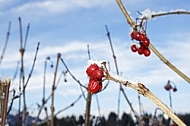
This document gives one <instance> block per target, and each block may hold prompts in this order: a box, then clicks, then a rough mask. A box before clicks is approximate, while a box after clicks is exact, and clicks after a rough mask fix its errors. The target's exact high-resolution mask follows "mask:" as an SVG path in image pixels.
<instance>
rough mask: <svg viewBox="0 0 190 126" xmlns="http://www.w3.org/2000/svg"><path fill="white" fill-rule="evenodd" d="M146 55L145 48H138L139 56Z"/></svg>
mask: <svg viewBox="0 0 190 126" xmlns="http://www.w3.org/2000/svg"><path fill="white" fill-rule="evenodd" d="M143 53H144V47H142V46H140V48H138V54H139V55H142V54H143Z"/></svg>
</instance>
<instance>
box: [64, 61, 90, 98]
mask: <svg viewBox="0 0 190 126" xmlns="http://www.w3.org/2000/svg"><path fill="white" fill-rule="evenodd" d="M61 62H62V63H63V65H64V66H65V68H66V70H67V72H68V73H69V74H70V75H71V77H72V78H73V79H74V80H75V81H76V82H77V83H78V84H79V85H80V89H81V92H82V94H83V97H84V99H85V100H86V98H85V95H84V91H83V90H82V87H83V88H85V89H86V90H87V87H85V86H84V85H83V84H82V83H81V82H80V81H79V80H77V78H76V77H75V76H74V75H73V74H72V73H71V71H70V70H69V68H68V67H67V65H66V63H65V62H64V60H63V58H61Z"/></svg>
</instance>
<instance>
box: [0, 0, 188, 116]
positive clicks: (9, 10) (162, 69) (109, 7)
mask: <svg viewBox="0 0 190 126" xmlns="http://www.w3.org/2000/svg"><path fill="white" fill-rule="evenodd" d="M123 3H124V5H125V6H126V8H127V10H128V11H129V12H130V15H131V16H132V17H133V19H135V18H137V17H139V14H138V13H137V11H140V12H142V11H144V10H145V9H150V10H152V11H155V12H159V11H166V12H167V11H171V10H176V9H184V10H187V11H190V10H189V1H187V0H186V1H183V2H181V1H179V0H178V1H172V0H168V1H163V0H162V1H154V2H153V1H151V0H148V1H145V0H141V1H138V0H135V1H126V0H123ZM18 17H21V19H22V26H23V36H24V35H25V32H26V28H27V25H28V23H30V30H29V36H28V41H27V45H26V51H25V55H24V65H25V76H26V77H27V76H28V74H29V72H30V69H31V66H32V63H33V58H34V53H35V50H36V47H37V43H38V42H40V48H39V52H38V56H37V61H36V65H35V68H34V72H33V74H32V77H31V79H30V81H29V84H28V86H27V89H26V90H27V94H26V96H27V106H28V109H29V111H30V114H31V115H35V114H36V111H37V106H36V105H35V104H34V103H36V102H38V103H40V104H41V99H42V87H43V75H44V74H43V72H44V61H45V59H46V57H47V56H50V57H51V60H52V61H53V63H54V65H55V62H56V55H57V53H58V52H60V53H61V54H62V58H63V59H64V61H65V63H66V64H67V66H68V67H69V69H70V71H71V72H72V73H73V75H74V76H75V77H76V78H77V79H78V80H80V82H81V83H82V84H84V85H87V83H88V78H87V76H86V74H85V68H86V65H87V61H88V54H87V45H88V44H89V46H90V53H91V58H92V59H93V60H106V61H109V62H110V66H111V71H113V72H115V67H114V60H113V57H112V53H111V48H110V45H109V41H108V38H107V36H106V30H105V25H107V26H108V28H109V31H110V33H111V38H112V42H113V43H112V44H113V47H114V50H115V54H116V56H117V61H118V66H119V71H120V73H122V75H121V76H122V77H124V78H126V79H131V80H135V81H140V82H143V83H144V84H145V85H146V86H147V87H148V88H149V89H150V90H151V91H152V92H153V93H154V94H155V95H156V96H157V97H158V98H159V99H161V100H162V101H163V102H164V103H165V104H167V105H169V95H168V92H167V91H165V90H164V88H163V87H164V86H165V84H166V83H167V81H168V80H171V81H173V82H174V83H175V84H176V86H177V89H178V91H177V92H175V93H173V92H172V98H173V110H174V111H175V112H177V113H188V112H190V110H189V104H190V102H189V100H188V98H189V97H190V94H189V90H190V85H189V84H188V83H187V82H186V81H185V80H183V79H182V78H181V77H180V76H178V75H177V74H176V73H175V72H173V71H172V70H171V69H170V68H169V67H167V66H166V65H165V64H164V63H163V62H162V61H161V60H160V59H159V58H158V57H157V56H156V55H155V54H153V53H152V54H151V56H150V57H143V56H139V55H137V54H136V53H132V52H131V51H130V45H131V43H132V41H131V39H130V36H129V32H130V29H131V28H130V26H129V25H128V24H127V21H126V19H125V17H124V15H123V14H122V12H121V11H120V9H119V7H118V6H117V3H116V1H115V0H105V1H104V2H102V1H101V0H96V1H95V2H92V1H88V0H80V1H77V0H70V1H66V0H59V1H45V0H41V1H39V0H33V1H31V0H27V1H22V2H21V1H19V0H15V1H11V0H7V1H3V0H2V1H0V38H1V43H0V50H1V51H2V49H3V46H4V41H5V38H6V32H7V29H8V23H9V22H11V32H10V38H9V42H8V45H7V49H6V52H5V55H4V58H3V61H2V63H1V65H0V76H1V77H2V78H6V77H12V76H13V75H14V73H15V69H16V66H17V62H18V61H19V60H20V53H19V48H20V38H19V37H20V36H19V23H18ZM189 20H190V16H189V15H169V16H164V17H158V18H154V19H151V20H149V21H148V27H147V34H148V36H149V38H150V41H151V43H152V44H153V45H154V46H155V48H156V49H157V50H158V51H159V52H160V53H161V54H163V55H164V56H165V57H166V58H167V59H168V60H169V61H170V62H171V63H172V64H174V65H175V66H176V67H177V68H178V69H180V70H181V71H182V72H183V73H184V74H186V75H187V76H188V77H189V75H190V67H189V56H190V53H189V48H190V43H189V42H190V38H189V37H188V36H190V32H189V29H190V27H189V25H188V22H189ZM63 70H65V68H64V66H63V64H62V63H61V62H60V65H59V71H58V76H59V75H60V73H61V71H63ZM53 73H54V68H53V69H51V68H50V67H47V73H46V78H47V80H46V97H47V96H48V95H49V94H50V90H51V85H52V83H53ZM115 73H116V72H115ZM18 77H19V74H18V75H17V79H16V80H15V81H14V83H13V84H12V85H11V88H10V89H13V88H15V89H16V90H17V93H18ZM66 78H67V80H68V82H67V83H64V82H63V79H64V78H62V81H61V82H62V83H59V85H58V88H57V90H56V94H55V112H57V111H59V110H60V109H63V108H65V107H67V106H68V105H70V104H71V103H72V102H73V101H75V100H76V99H77V98H78V97H79V95H81V91H80V87H79V85H78V83H76V82H75V81H74V80H73V79H72V77H71V76H70V75H69V74H67V75H66ZM118 90H119V86H118V84H117V83H114V82H110V83H109V86H108V87H107V88H106V90H104V91H103V92H101V93H99V94H97V96H98V98H99V102H100V109H101V114H102V115H107V114H108V113H109V112H110V111H114V112H117V104H118V103H117V101H118ZM125 92H126V94H127V96H128V97H129V100H130V101H131V103H132V105H133V107H134V109H135V110H136V111H137V112H139V109H138V93H137V92H136V91H134V90H132V89H129V88H125ZM141 102H142V104H143V109H144V111H145V112H149V113H152V114H153V113H154V110H155V108H156V106H155V105H154V104H153V103H152V102H151V101H150V100H149V99H147V98H145V97H143V96H141ZM50 103H51V101H49V102H48V103H47V104H46V106H47V107H48V110H49V114H50ZM13 108H14V109H18V100H16V101H15V102H14V106H13ZM84 112H85V100H84V98H81V99H80V100H79V101H78V102H77V103H76V104H75V105H74V106H73V107H71V108H69V109H67V110H66V111H64V112H62V113H61V114H60V115H59V116H60V117H61V116H66V115H72V114H76V115H79V114H84ZM91 112H92V114H93V115H98V108H97V101H96V97H95V96H93V98H92V108H91ZM123 112H127V113H130V112H131V111H130V108H129V106H128V104H127V102H126V101H125V99H124V97H123V96H122V94H121V105H120V114H122V113H123ZM43 115H44V112H42V114H41V117H43Z"/></svg>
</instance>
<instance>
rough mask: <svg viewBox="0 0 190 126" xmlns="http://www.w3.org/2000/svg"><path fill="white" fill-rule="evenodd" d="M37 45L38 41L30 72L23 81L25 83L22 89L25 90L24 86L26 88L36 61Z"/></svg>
mask: <svg viewBox="0 0 190 126" xmlns="http://www.w3.org/2000/svg"><path fill="white" fill-rule="evenodd" d="M39 46H40V42H38V45H37V47H36V53H35V56H34V62H33V64H32V68H31V71H30V73H29V75H28V78H27V80H26V83H25V85H24V89H23V90H25V88H26V86H27V85H28V82H29V80H30V78H31V76H32V72H33V70H34V66H35V63H36V58H37V54H38V50H39Z"/></svg>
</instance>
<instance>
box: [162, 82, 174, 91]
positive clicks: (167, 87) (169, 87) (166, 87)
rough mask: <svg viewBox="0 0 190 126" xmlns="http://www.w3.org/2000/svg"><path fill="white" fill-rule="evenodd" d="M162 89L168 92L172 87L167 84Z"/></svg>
mask: <svg viewBox="0 0 190 126" xmlns="http://www.w3.org/2000/svg"><path fill="white" fill-rule="evenodd" d="M164 88H165V89H166V90H167V91H169V90H170V89H171V88H172V86H171V85H170V84H169V83H168V84H166V85H165V86H164Z"/></svg>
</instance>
